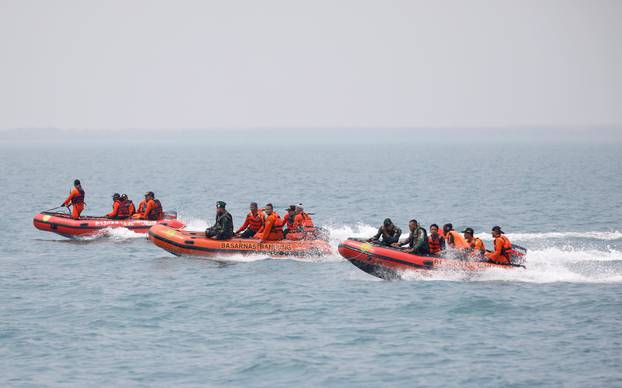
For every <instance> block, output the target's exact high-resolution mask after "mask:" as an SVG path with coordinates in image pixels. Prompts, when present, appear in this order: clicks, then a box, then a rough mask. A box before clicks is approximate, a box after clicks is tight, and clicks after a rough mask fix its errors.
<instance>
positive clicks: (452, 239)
mask: <svg viewBox="0 0 622 388" xmlns="http://www.w3.org/2000/svg"><path fill="white" fill-rule="evenodd" d="M443 232H444V235H445V242H446V243H447V246H448V247H449V248H453V249H467V248H468V247H469V246H468V245H467V243H466V241H465V240H464V237H462V235H461V234H460V233H458V232H456V231H455V230H454V226H453V225H452V224H445V225H443Z"/></svg>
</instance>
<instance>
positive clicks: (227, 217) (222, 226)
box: [205, 201, 233, 240]
mask: <svg viewBox="0 0 622 388" xmlns="http://www.w3.org/2000/svg"><path fill="white" fill-rule="evenodd" d="M226 207H227V204H226V203H224V202H223V201H218V202H216V222H215V223H214V226H212V227H209V228H207V229H206V230H205V235H206V236H207V237H209V238H213V239H216V240H228V239H230V238H231V237H233V217H232V216H231V214H229V212H228V211H227V210H226V209H225V208H226Z"/></svg>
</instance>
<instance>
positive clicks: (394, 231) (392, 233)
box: [367, 218, 402, 246]
mask: <svg viewBox="0 0 622 388" xmlns="http://www.w3.org/2000/svg"><path fill="white" fill-rule="evenodd" d="M401 235H402V230H401V229H400V228H398V227H397V226H395V225H394V224H393V221H391V219H390V218H385V220H384V222H383V223H382V226H381V227H380V228H378V233H376V235H375V236H374V237H372V238H370V239H368V240H367V241H368V242H379V243H380V244H382V245H387V246H388V245H391V244H393V243H396V242H399V241H400V236H401ZM380 238H382V240H381V239H380Z"/></svg>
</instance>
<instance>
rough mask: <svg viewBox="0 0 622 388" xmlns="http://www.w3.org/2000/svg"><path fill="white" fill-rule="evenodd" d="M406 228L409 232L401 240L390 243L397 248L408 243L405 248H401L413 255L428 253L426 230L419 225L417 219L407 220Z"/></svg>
mask: <svg viewBox="0 0 622 388" xmlns="http://www.w3.org/2000/svg"><path fill="white" fill-rule="evenodd" d="M408 229H409V230H410V234H409V235H408V237H407V238H406V239H404V240H402V241H399V242H396V243H393V244H391V245H392V246H394V247H396V248H399V247H402V246H404V245H408V247H407V248H404V249H402V250H403V251H404V252H406V253H412V254H414V255H427V254H429V253H430V247H429V246H428V233H427V232H426V230H425V229H424V228H422V227H420V226H419V223H418V222H417V220H414V219H413V220H410V222H408Z"/></svg>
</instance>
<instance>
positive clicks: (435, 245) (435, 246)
mask: <svg viewBox="0 0 622 388" xmlns="http://www.w3.org/2000/svg"><path fill="white" fill-rule="evenodd" d="M442 238H443V236H441V235H440V234H439V235H438V236H436V238H434V237H432V235H430V237H428V246H429V247H430V253H431V254H433V255H436V254H437V253H440V252H441V239H442Z"/></svg>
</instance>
